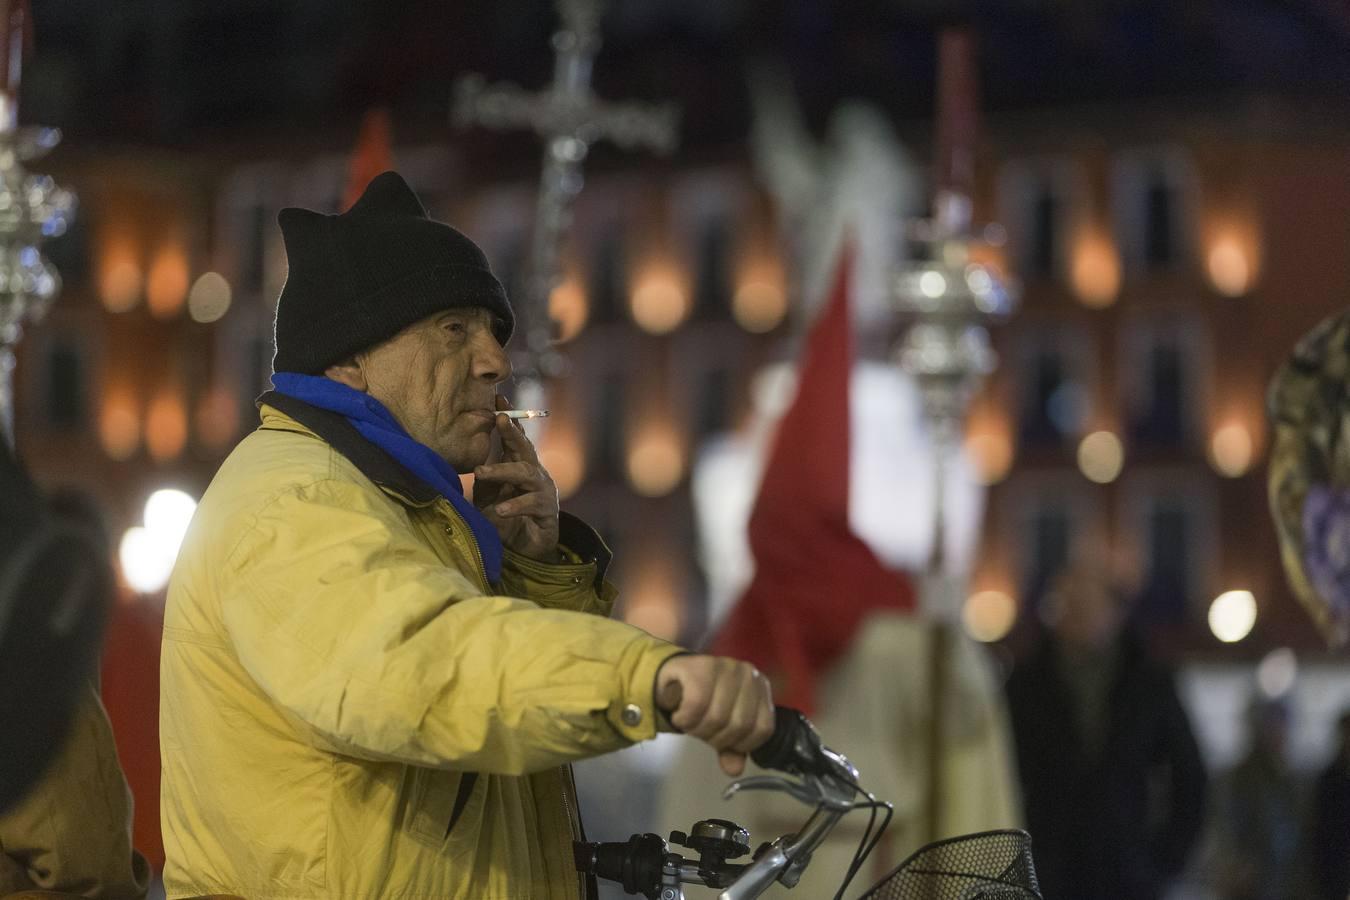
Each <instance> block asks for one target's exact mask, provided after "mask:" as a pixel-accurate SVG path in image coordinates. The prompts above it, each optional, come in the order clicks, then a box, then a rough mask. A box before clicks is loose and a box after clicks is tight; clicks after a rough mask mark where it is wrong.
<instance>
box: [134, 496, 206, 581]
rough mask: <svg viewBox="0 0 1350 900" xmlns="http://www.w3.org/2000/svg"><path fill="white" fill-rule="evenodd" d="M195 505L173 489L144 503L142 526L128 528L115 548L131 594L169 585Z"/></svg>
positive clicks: (151, 497) (195, 509)
mask: <svg viewBox="0 0 1350 900" xmlns="http://www.w3.org/2000/svg"><path fill="white" fill-rule="evenodd" d="M196 511H197V501H196V500H194V499H193V498H192V497H191V496H190V495H189V494H187V493H185V492H183V491H180V490H177V489H175V488H164V489H161V490H157V491H155V492H154V493H152V494H151V495H150V498H149V499H148V500H146V502H145V511H144V525H137V526H135V527H133V528H128V529H127V530H126V532H125V533H124V534H123V535H122V540H121V541H120V542H119V544H118V547H117V559H118V562H119V563H120V566H121V569H122V578H123V579H124V580H125V581H126V583H127V584H128V585H129V586H130V587H131V588H132V589H133V590H135V591H137V592H139V593H142V594H153V593H155V592H157V591H159V590H162V589H163V588H164V586H165V585H166V584H168V583H169V576H170V575H171V574H172V573H173V566H174V562H175V561H176V560H177V559H178V550H179V548H180V547H181V546H182V544H183V537H184V535H186V534H187V529H188V523H190V522H191V521H192V516H193V513H195V512H196Z"/></svg>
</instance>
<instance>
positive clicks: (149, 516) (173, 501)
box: [144, 488, 197, 556]
mask: <svg viewBox="0 0 1350 900" xmlns="http://www.w3.org/2000/svg"><path fill="white" fill-rule="evenodd" d="M196 511H197V501H196V500H193V499H192V497H191V496H190V495H188V494H187V493H185V492H183V491H180V490H175V489H174V488H163V489H161V490H158V491H155V492H154V493H153V494H151V495H150V499H148V500H146V501H145V514H144V515H145V528H146V530H147V531H149V532H151V533H152V534H154V535H155V536H156V538H157V539H160V540H163V541H164V542H165V545H166V546H170V545H171V546H172V547H173V553H174V555H175V556H176V555H177V554H178V546H179V545H180V544H182V543H183V535H185V534H187V529H188V523H189V522H191V521H192V514H193V513H195V512H196Z"/></svg>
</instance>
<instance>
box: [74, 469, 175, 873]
mask: <svg viewBox="0 0 1350 900" xmlns="http://www.w3.org/2000/svg"><path fill="white" fill-rule="evenodd" d="M48 506H49V507H50V508H51V509H52V511H53V512H55V513H56V514H57V515H59V516H61V517H62V518H63V519H65V520H66V521H70V522H74V523H78V524H79V525H81V526H82V527H83V528H84V530H85V531H86V533H87V534H88V536H89V537H90V538H91V539H92V540H93V541H94V542H95V546H97V547H100V548H104V549H106V551H108V552H112V550H113V549H114V546H115V545H114V543H113V539H112V534H111V532H110V531H109V529H108V524H107V521H106V519H105V517H104V515H103V511H102V510H101V508H100V507H99V504H98V501H97V500H96V499H95V498H94V497H93V496H92V495H91V494H90V493H89V492H88V491H85V490H81V489H78V488H70V487H61V488H57V489H56V490H54V491H52V492H51V493H50V495H49V497H48ZM110 593H112V594H114V596H113V597H111V598H110V602H109V603H108V604H107V605H108V624H107V628H106V629H105V631H104V635H103V653H102V662H101V665H100V667H99V675H100V679H99V698H100V700H101V701H102V703H103V707H104V709H105V710H106V711H107V714H108V720H109V721H110V722H111V723H112V733H113V737H114V739H115V740H116V743H117V758H118V760H119V761H120V763H121V768H122V774H123V776H124V777H125V778H126V781H127V786H128V787H129V788H130V789H131V796H132V798H133V800H134V801H135V802H134V803H133V804H132V829H131V835H132V842H133V844H134V846H135V847H136V850H137V852H139V853H140V854H141V855H143V856H144V857H145V858H146V861H147V862H148V863H149V865H150V870H151V872H161V871H163V868H164V842H163V840H162V839H161V837H160V833H159V646H160V640H161V638H162V636H163V620H164V612H163V608H162V606H161V604H160V603H159V602H156V599H155V598H150V597H141V596H138V595H136V594H133V593H131V592H129V591H127V590H126V589H125V588H122V589H116V590H114V591H111V592H110ZM157 596H158V595H157Z"/></svg>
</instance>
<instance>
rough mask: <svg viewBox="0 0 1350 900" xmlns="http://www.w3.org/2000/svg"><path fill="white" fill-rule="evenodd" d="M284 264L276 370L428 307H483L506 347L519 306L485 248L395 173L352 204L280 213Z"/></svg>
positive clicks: (373, 335) (354, 347)
mask: <svg viewBox="0 0 1350 900" xmlns="http://www.w3.org/2000/svg"><path fill="white" fill-rule="evenodd" d="M277 223H278V224H280V225H281V236H282V238H283V239H284V240H285V242H286V257H287V260H288V261H289V263H290V272H289V274H288V275H287V277H286V284H285V286H284V287H282V289H281V297H280V299H279V300H278V301H277V326H276V344H277V353H276V356H275V357H274V358H273V360H272V368H273V369H274V370H275V371H277V372H299V373H301V374H305V375H318V374H322V373H323V371H324V370H325V369H327V368H328V367H329V366H331V365H333V364H334V363H337V362H340V361H341V360H343V359H345V358H347V357H348V356H351V355H352V354H353V353H356V352H358V351H361V350H365V349H367V348H369V347H373V346H374V345H376V344H378V343H380V342H381V341H383V340H385V339H387V338H390V337H393V336H394V335H395V334H397V333H398V332H400V331H402V330H403V329H404V328H407V327H408V326H409V325H411V324H413V323H414V322H416V321H418V320H419V319H423V318H426V317H427V316H429V315H431V314H432V313H435V312H438V311H440V310H443V309H451V308H453V307H458V306H479V307H482V308H484V309H487V310H490V311H491V312H492V313H493V314H494V315H495V316H496V317H497V319H499V320H500V321H499V323H498V324H497V325H496V326H495V327H494V329H493V333H494V334H495V335H496V337H497V340H499V341H501V343H502V345H503V346H505V344H506V342H507V340H508V339H509V338H510V337H511V331H512V329H514V328H515V315H514V314H513V313H512V311H511V304H510V303H509V302H508V301H507V299H506V291H505V290H503V289H502V285H501V282H499V281H498V280H497V279H496V277H495V276H494V275H493V274H492V271H491V270H490V269H489V268H488V262H487V257H485V256H484V255H483V251H482V250H480V249H478V246H477V245H476V244H475V243H474V242H473V241H471V240H469V239H468V238H467V237H465V236H464V235H463V234H460V233H459V232H458V231H456V230H455V229H453V228H451V227H450V226H449V225H444V224H442V223H440V222H436V221H433V220H432V219H431V218H429V217H428V216H427V211H426V209H424V208H423V206H422V203H421V201H419V200H418V199H417V195H416V194H414V193H413V191H412V188H410V187H408V183H407V182H406V181H404V180H403V178H402V177H401V176H400V175H399V174H398V173H397V172H385V173H384V174H383V175H380V176H378V177H377V178H376V179H375V180H374V181H372V182H371V183H370V184H369V186H367V187H366V192H365V193H364V194H362V195H361V199H360V200H357V201H356V204H355V205H354V206H352V208H351V209H349V210H347V211H346V212H345V213H343V214H342V215H340V216H326V215H323V214H322V213H316V212H313V211H311V210H308V209H296V208H293V207H292V208H287V209H283V210H282V211H281V212H280V214H278V215H277Z"/></svg>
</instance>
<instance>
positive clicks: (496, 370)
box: [473, 328, 511, 384]
mask: <svg viewBox="0 0 1350 900" xmlns="http://www.w3.org/2000/svg"><path fill="white" fill-rule="evenodd" d="M473 364H474V369H473V374H474V377H475V378H481V379H482V380H484V381H486V382H488V383H489V384H501V383H502V382H503V381H505V380H506V379H508V378H510V377H511V357H509V356H507V354H506V350H505V348H503V347H502V345H501V344H499V343H498V342H497V338H496V336H495V335H493V333H492V332H491V331H490V330H489V329H486V328H485V329H483V331H482V332H481V333H480V334H479V336H478V346H476V347H475V348H474V363H473Z"/></svg>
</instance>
